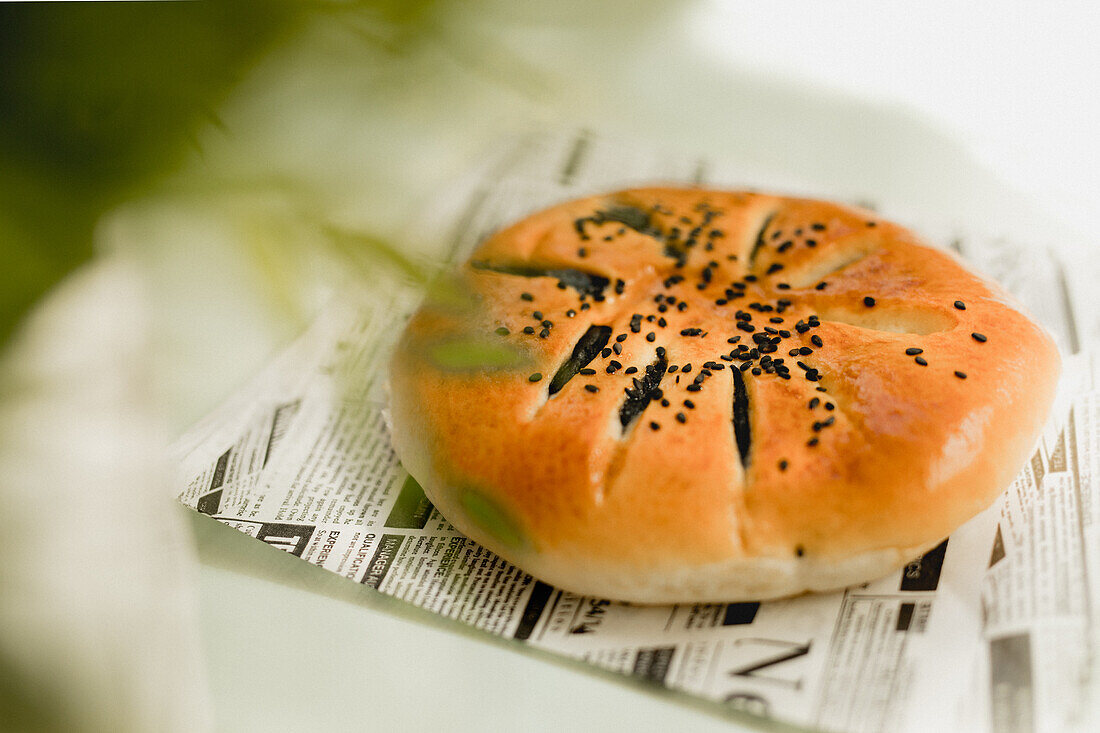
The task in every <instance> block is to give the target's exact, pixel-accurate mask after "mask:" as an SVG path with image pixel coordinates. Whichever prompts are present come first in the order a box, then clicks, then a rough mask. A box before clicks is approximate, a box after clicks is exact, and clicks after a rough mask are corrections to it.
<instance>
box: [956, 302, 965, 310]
mask: <svg viewBox="0 0 1100 733" xmlns="http://www.w3.org/2000/svg"><path fill="white" fill-rule="evenodd" d="M955 307H956V308H958V309H959V310H961V311H964V310H966V303H964V302H962V301H961V300H956V301H955Z"/></svg>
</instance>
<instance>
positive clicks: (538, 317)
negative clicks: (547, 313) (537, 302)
mask: <svg viewBox="0 0 1100 733" xmlns="http://www.w3.org/2000/svg"><path fill="white" fill-rule="evenodd" d="M531 317H532V318H534V319H535V320H536V321H541V320H542V311H535V312H534V313H532V314H531Z"/></svg>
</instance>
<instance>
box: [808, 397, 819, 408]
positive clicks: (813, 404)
mask: <svg viewBox="0 0 1100 733" xmlns="http://www.w3.org/2000/svg"><path fill="white" fill-rule="evenodd" d="M820 404H821V398H820V397H814V398H813V399H811V400H810V405H809V407H810V409H811V410H812V409H814V408H815V407H817V406H818V405H820Z"/></svg>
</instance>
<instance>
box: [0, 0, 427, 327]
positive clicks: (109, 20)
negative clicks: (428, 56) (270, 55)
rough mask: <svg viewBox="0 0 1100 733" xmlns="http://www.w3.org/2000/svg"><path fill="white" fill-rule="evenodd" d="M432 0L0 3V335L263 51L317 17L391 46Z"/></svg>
mask: <svg viewBox="0 0 1100 733" xmlns="http://www.w3.org/2000/svg"><path fill="white" fill-rule="evenodd" d="M437 4H438V3H436V2H435V1H434V0H374V1H366V2H335V1H332V2H328V1H322V2H316V1H315V2H294V1H293V0H274V1H272V0H268V1H267V2H243V1H241V0H222V1H220V2H154V3H4V4H0V263H2V267H3V271H4V275H5V277H4V285H3V287H2V288H0V345H2V344H4V343H6V341H7V339H8V337H9V336H10V335H11V333H12V330H13V328H14V327H15V326H16V325H17V323H18V322H19V319H20V318H21V317H22V316H23V315H24V314H25V313H26V311H27V310H28V308H29V307H30V306H31V305H32V304H33V303H34V302H35V301H36V300H37V299H38V298H39V297H40V296H41V295H42V294H43V293H44V292H45V291H46V290H48V289H49V288H50V287H51V286H52V285H53V284H55V283H56V282H58V281H59V280H60V279H61V278H62V277H63V276H64V275H65V274H66V273H68V272H69V271H71V270H72V269H73V268H74V267H76V266H78V265H79V264H80V263H81V262H83V261H85V260H86V259H87V258H89V257H90V256H91V255H92V235H93V230H94V226H95V223H96V221H97V219H98V218H99V217H100V215H101V214H103V213H104V212H105V211H107V210H108V209H110V208H111V207H113V206H115V205H117V204H118V203H120V202H121V201H124V200H126V199H127V198H128V197H131V196H134V195H137V194H140V193H141V192H142V191H143V190H148V189H149V188H150V187H151V186H152V185H153V184H154V183H155V182H156V181H157V180H159V179H160V178H161V177H163V176H165V175H167V174H169V173H171V172H172V171H173V170H175V169H176V168H177V167H178V166H179V165H180V164H181V163H182V162H183V160H184V159H185V156H187V155H191V154H195V153H196V152H198V154H201V151H196V143H195V140H196V138H195V131H196V130H197V129H198V128H199V127H200V126H201V125H206V124H211V123H212V124H220V123H219V120H218V118H217V112H216V110H217V109H218V106H219V104H220V102H221V101H222V100H223V99H224V98H225V97H226V96H227V95H228V94H229V93H230V92H231V91H232V89H233V88H234V86H235V85H236V84H237V83H238V82H239V81H240V80H241V79H242V78H243V77H244V75H245V74H246V73H247V72H248V71H249V70H250V68H251V67H252V66H253V65H254V64H255V63H256V62H257V60H258V59H260V58H261V57H262V55H263V54H264V52H265V51H266V50H267V49H269V48H270V47H272V46H273V45H274V44H276V43H277V42H278V41H279V40H280V39H282V38H285V37H287V36H289V35H290V34H292V33H293V32H294V31H296V30H298V29H299V28H300V27H302V26H303V25H304V23H305V21H306V20H307V19H308V18H310V17H311V16H314V15H317V14H330V15H331V14H337V15H347V16H349V18H352V16H354V18H353V19H354V21H355V26H356V28H358V29H359V30H360V32H361V33H362V34H363V35H364V38H365V40H366V41H367V42H369V43H374V44H376V45H377V46H378V47H381V48H383V49H386V50H389V51H395V52H396V51H399V50H400V49H401V48H402V47H404V46H405V45H406V44H407V43H409V42H410V40H412V39H414V38H415V37H417V35H418V34H419V33H420V32H421V30H422V29H423V28H425V27H430V25H431V21H430V16H431V13H432V11H433V9H434V8H435V6H436V5H437Z"/></svg>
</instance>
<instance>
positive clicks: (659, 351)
mask: <svg viewBox="0 0 1100 733" xmlns="http://www.w3.org/2000/svg"><path fill="white" fill-rule="evenodd" d="M666 353H668V352H666V351H665V347H664V346H658V347H657V358H658V359H664V358H665V354H666Z"/></svg>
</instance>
